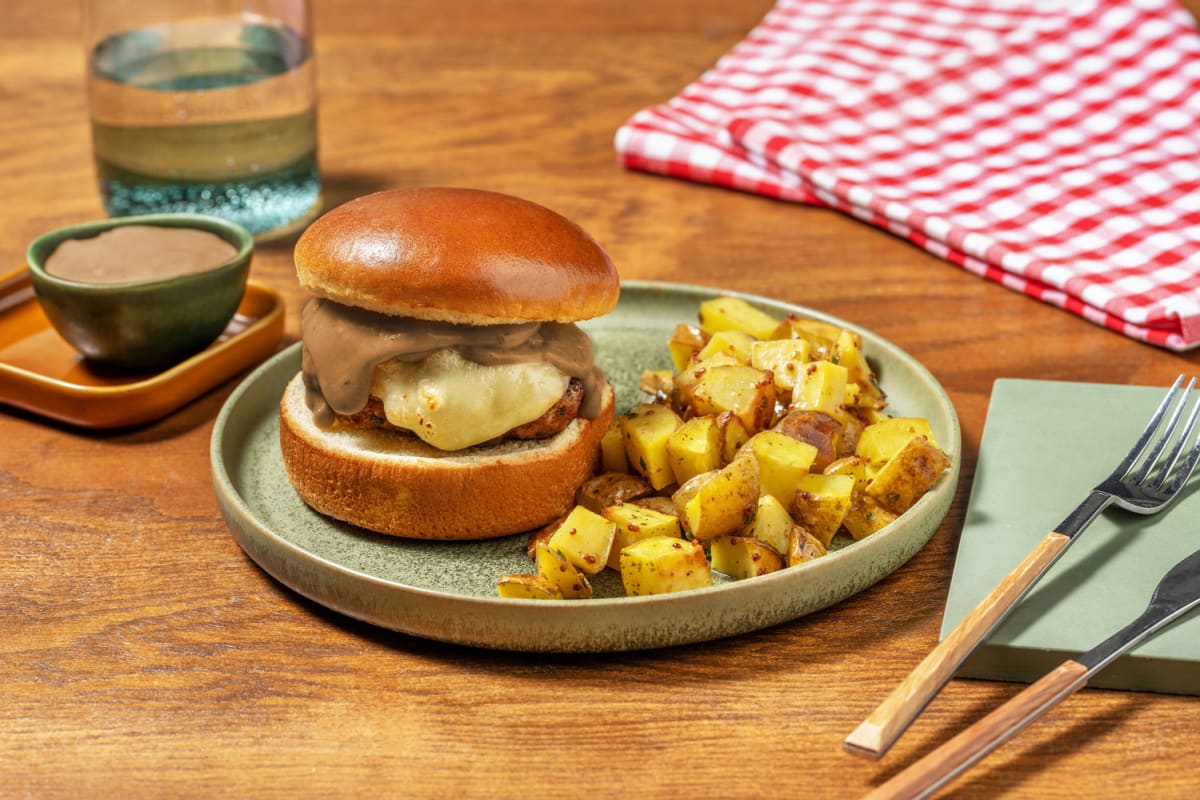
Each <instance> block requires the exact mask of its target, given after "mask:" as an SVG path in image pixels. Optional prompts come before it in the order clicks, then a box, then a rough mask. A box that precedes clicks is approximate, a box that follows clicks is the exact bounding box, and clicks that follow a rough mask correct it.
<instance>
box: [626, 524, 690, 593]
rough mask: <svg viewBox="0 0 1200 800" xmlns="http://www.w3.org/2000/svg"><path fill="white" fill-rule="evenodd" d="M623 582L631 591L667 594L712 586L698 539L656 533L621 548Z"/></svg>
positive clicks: (627, 589) (629, 591)
mask: <svg viewBox="0 0 1200 800" xmlns="http://www.w3.org/2000/svg"><path fill="white" fill-rule="evenodd" d="M621 583H623V584H624V586H625V593H626V594H628V595H635V596H636V595H648V594H667V593H669V592H682V591H685V590H687V589H699V588H702V587H704V586H712V570H711V569H710V568H709V565H708V558H707V557H706V556H705V555H704V547H703V546H701V544H700V543H699V542H691V541H688V540H687V539H676V538H674V537H670V536H655V537H651V538H649V539H642V540H641V541H639V542H634V543H633V544H631V545H629V546H628V547H626V548H625V549H624V550H622V551H621Z"/></svg>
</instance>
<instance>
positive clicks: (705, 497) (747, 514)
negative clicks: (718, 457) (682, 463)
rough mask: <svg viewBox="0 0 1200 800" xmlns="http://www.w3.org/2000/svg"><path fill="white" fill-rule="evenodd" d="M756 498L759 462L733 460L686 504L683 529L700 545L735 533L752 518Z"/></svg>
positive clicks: (748, 459) (704, 484) (746, 459)
mask: <svg viewBox="0 0 1200 800" xmlns="http://www.w3.org/2000/svg"><path fill="white" fill-rule="evenodd" d="M697 477H698V478H699V477H703V476H697ZM681 488H682V487H681ZM758 495H759V469H758V462H757V461H756V460H755V459H753V458H735V459H734V460H733V461H731V462H730V463H729V464H728V465H726V466H725V467H723V468H722V469H720V470H719V471H717V473H716V474H715V475H713V476H712V477H711V478H708V479H707V480H705V481H704V482H703V483H702V484H701V485H700V488H699V490H698V491H697V492H696V493H695V496H693V497H692V498H691V499H690V500H688V501H687V502H686V503H685V505H684V513H683V515H682V517H681V519H682V521H683V525H684V529H685V530H686V531H688V532H690V533H691V534H692V535H693V536H695V537H696V538H697V539H699V540H701V541H708V540H710V539H715V538H716V537H718V536H724V535H725V534H729V533H737V532H738V531H740V530H741V529H742V527H743V526H744V525H745V524H746V523H747V522H749V521H750V520H751V519H752V518H753V516H754V511H755V509H756V507H757V505H758Z"/></svg>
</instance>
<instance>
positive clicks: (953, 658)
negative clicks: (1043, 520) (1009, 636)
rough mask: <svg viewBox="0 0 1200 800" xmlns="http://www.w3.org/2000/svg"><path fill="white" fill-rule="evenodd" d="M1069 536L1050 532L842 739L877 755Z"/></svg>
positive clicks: (849, 746) (857, 749) (855, 749)
mask: <svg viewBox="0 0 1200 800" xmlns="http://www.w3.org/2000/svg"><path fill="white" fill-rule="evenodd" d="M1070 541H1071V539H1070V537H1068V536H1064V535H1063V534H1061V533H1057V532H1051V533H1049V534H1047V535H1046V537H1045V538H1044V539H1042V541H1041V542H1040V543H1039V544H1038V546H1037V547H1035V548H1034V549H1033V551H1032V552H1030V553H1029V555H1027V556H1025V558H1024V560H1023V561H1021V563H1020V564H1018V565H1017V566H1016V567H1015V568H1014V569H1013V571H1012V572H1010V573H1009V574H1008V575H1007V576H1005V578H1004V580H1002V581H1001V582H1000V584H999V585H998V586H996V588H995V589H993V590H992V591H991V593H990V594H988V596H987V597H985V598H984V599H983V600H982V601H980V603H979V605H977V606H975V608H973V609H972V610H971V611H970V613H968V614H967V616H965V617H964V618H963V619H962V621H961V622H959V623H958V626H957V627H956V628H955V629H954V630H953V631H951V632H950V634H949V635H948V636H946V638H945V639H943V640H942V641H941V643H939V644H938V646H937V647H935V648H934V649H933V650H931V651H930V652H929V655H927V656H925V658H924V660H923V661H921V663H920V664H918V665H917V666H916V667H915V668H914V669H913V671H912V672H910V673H909V674H908V676H907V677H906V678H905V679H904V680H903V681H901V682H900V684H899V685H898V686H896V688H895V689H893V690H892V693H891V694H890V695H888V696H887V698H886V699H885V700H884V701H883V702H882V703H880V704H879V706H878V707H877V708H876V709H875V710H874V711H873V712H871V715H870V716H869V717H867V718H866V719H865V720H864V721H863V722H862V724H860V725H859V726H858V727H857V728H855V729H854V732H853V733H851V734H850V735H849V736H847V737H846V739H845V741H844V742H843V744H844V746H845V748H846V749H847V750H848V751H850V752H851V753H856V754H860V755H867V756H870V757H872V758H879V757H880V756H882V755H883V754H884V753H886V752H887V750H888V748H889V747H891V746H892V743H893V742H895V741H896V739H898V738H899V737H900V734H901V733H903V732H904V729H905V728H907V727H908V726H909V724H911V723H912V721H913V720H914V719H916V717H917V715H918V714H920V713H921V710H922V709H924V708H925V706H926V705H928V703H929V701H930V700H932V699H933V697H934V695H936V694H937V693H938V691H939V690H940V689H941V688H942V686H944V685H945V683H946V681H948V680H950V677H951V676H952V675H953V674H954V671H955V670H957V669H958V667H959V666H960V665H961V664H962V663H963V662H964V661H966V660H967V656H969V655H970V654H971V653H972V652H973V651H974V650H975V648H976V647H977V646H978V645H979V643H980V642H981V641H983V639H984V637H986V636H987V635H988V633H989V632H990V631H991V630H992V628H994V627H995V626H996V625H997V624H998V623H999V622H1000V620H1002V619H1003V618H1004V617H1005V615H1006V614H1008V612H1009V610H1011V609H1012V607H1013V606H1014V605H1015V604H1016V602H1017V601H1018V600H1019V599H1020V598H1021V596H1022V595H1023V594H1024V593H1025V591H1026V589H1028V588H1029V587H1030V586H1032V585H1033V582H1034V581H1036V580H1037V578H1038V576H1039V575H1041V574H1042V573H1043V572H1045V571H1046V569H1047V568H1048V567H1049V566H1050V565H1051V564H1052V563H1054V561H1055V559H1057V558H1058V556H1059V554H1060V553H1062V551H1063V550H1065V549H1066V547H1067V545H1068V544H1069V543H1070Z"/></svg>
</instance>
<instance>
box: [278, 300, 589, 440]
mask: <svg viewBox="0 0 1200 800" xmlns="http://www.w3.org/2000/svg"><path fill="white" fill-rule="evenodd" d="M300 325H301V340H302V341H303V342H304V344H303V348H302V349H303V355H302V359H301V361H302V364H301V372H302V373H303V375H304V385H305V388H306V389H307V401H308V407H309V408H310V409H311V410H312V412H313V415H314V417H315V418H316V421H317V424H318V425H322V426H324V427H329V426H330V425H331V424H333V415H334V413H338V414H354V413H356V412H358V411H361V410H362V408H363V407H364V406H365V405H366V404H367V399H368V397H369V396H370V389H371V375H372V373H373V372H374V371H375V365H377V364H381V363H383V362H384V361H389V360H391V359H394V358H399V359H402V360H404V361H408V362H414V361H421V360H422V359H424V358H426V357H427V356H429V355H431V354H432V353H434V352H436V351H438V350H442V349H445V348H453V349H455V350H457V351H458V352H459V353H460V354H461V355H462V357H463V358H465V359H467V360H468V361H474V362H475V363H476V364H482V365H484V366H493V365H498V364H524V363H529V362H536V361H545V362H547V363H549V364H550V365H552V366H554V367H556V368H557V369H558V370H559V371H560V372H562V373H563V374H565V375H567V376H568V377H572V378H578V379H579V380H580V381H582V382H583V386H584V395H583V398H584V399H583V407H582V408H581V409H580V414H581V415H582V416H583V417H585V418H587V419H594V418H595V417H596V415H597V414H599V413H600V407H601V387H602V386H603V384H604V380H605V378H604V375H603V374H602V373H601V372H600V371H599V370H598V369H596V366H595V364H594V363H593V361H592V341H591V339H589V338H588V336H587V334H586V333H584V332H583V331H581V330H580V329H579V328H578V327H576V326H575V325H571V324H566V323H559V322H528V323H523V324H518V325H484V326H476V325H455V324H453V323H449V322H430V321H428V320H419V319H410V318H407V317H393V316H389V315H386V314H376V313H374V312H371V311H367V310H365V309H361V308H354V307H352V306H345V305H341V304H340V303H333V302H329V301H327V300H322V299H320V298H315V299H313V300H310V301H309V303H308V304H307V305H306V306H305V307H304V311H303V312H302V314H301V323H300Z"/></svg>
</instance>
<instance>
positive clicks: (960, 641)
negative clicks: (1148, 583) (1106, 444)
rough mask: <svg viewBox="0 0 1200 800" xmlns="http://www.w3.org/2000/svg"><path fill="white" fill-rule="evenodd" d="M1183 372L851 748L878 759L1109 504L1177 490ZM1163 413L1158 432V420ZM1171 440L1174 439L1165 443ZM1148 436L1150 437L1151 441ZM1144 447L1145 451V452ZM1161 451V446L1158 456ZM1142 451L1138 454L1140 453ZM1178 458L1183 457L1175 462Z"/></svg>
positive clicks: (1183, 471)
mask: <svg viewBox="0 0 1200 800" xmlns="http://www.w3.org/2000/svg"><path fill="white" fill-rule="evenodd" d="M1182 385H1183V375H1180V376H1179V377H1178V378H1176V379H1175V383H1174V384H1173V385H1172V386H1171V388H1170V390H1169V391H1168V392H1167V394H1166V396H1165V397H1163V399H1162V402H1161V403H1159V405H1158V408H1157V410H1155V412H1154V415H1153V416H1152V417H1151V418H1150V421H1149V422H1147V423H1146V427H1145V429H1144V430H1143V431H1142V434H1141V436H1139V437H1138V440H1137V441H1136V442H1135V443H1134V445H1133V447H1132V448H1131V449H1130V451H1129V453H1128V454H1127V455H1126V456H1125V458H1124V459H1122V461H1121V463H1120V464H1118V465H1117V467H1116V468H1115V469H1114V470H1113V471H1112V474H1110V475H1109V476H1108V477H1107V478H1105V479H1104V480H1102V481H1101V482H1100V483H1099V484H1097V485H1096V487H1095V488H1094V489H1092V491H1091V493H1089V494H1088V496H1087V497H1086V498H1085V499H1084V500H1083V502H1081V503H1080V504H1079V505H1078V506H1077V507H1076V508H1075V509H1074V510H1073V511H1072V512H1071V513H1070V514H1068V515H1067V516H1066V518H1065V519H1064V520H1063V521H1062V522H1061V523H1060V524H1059V525H1058V526H1057V527H1056V528H1055V529H1054V530H1053V531H1051V532H1050V533H1049V534H1047V535H1046V536H1045V538H1043V539H1042V541H1041V542H1040V543H1038V545H1037V546H1036V547H1034V549H1033V550H1032V551H1031V552H1030V553H1029V555H1027V556H1026V557H1025V558H1024V559H1023V560H1022V561H1021V563H1019V564H1018V565H1017V566H1016V567H1015V568H1014V569H1013V570H1012V572H1010V573H1009V574H1008V575H1007V576H1005V578H1004V579H1003V580H1002V581H1001V582H1000V583H999V585H997V586H996V588H994V589H993V590H992V591H991V593H989V594H988V596H987V597H985V598H984V599H983V600H981V601H980V602H979V604H978V605H976V606H975V608H973V609H972V610H971V611H970V612H969V613H968V614H967V615H966V616H965V617H964V618H963V619H962V621H961V622H959V624H958V626H957V627H955V628H954V630H953V631H951V632H950V633H949V634H948V635H947V636H946V638H945V639H943V640H942V641H941V643H939V644H938V645H937V646H936V647H935V648H934V649H933V650H932V651H930V653H929V654H928V655H927V656H926V657H925V658H924V660H922V661H921V663H920V664H918V665H917V666H916V667H915V668H914V669H913V670H912V672H910V673H909V674H908V676H907V677H906V678H905V679H904V680H903V681H901V682H900V684H899V685H898V686H897V687H896V688H895V689H893V690H892V693H891V694H890V695H888V696H887V698H886V699H885V700H884V701H883V702H882V703H880V704H879V706H878V707H877V708H876V709H875V710H874V711H873V712H872V713H871V715H870V716H869V717H867V718H866V720H864V721H863V722H862V723H861V724H860V725H859V726H858V727H857V728H855V729H854V731H853V732H852V733H851V734H850V735H849V736H847V737H846V739H845V740H844V741H843V746H844V747H845V748H846V750H848V751H849V752H851V753H855V754H858V755H866V756H869V757H871V758H879V757H880V756H882V755H883V754H884V753H886V752H887V750H888V748H890V747H891V746H892V744H893V743H894V742H895V741H896V739H898V738H899V737H900V734H902V733H903V732H904V730H905V729H906V728H907V727H908V726H909V725H910V724H911V723H912V721H913V720H914V719H916V717H917V716H918V715H919V714H920V713H921V711H922V710H923V709H924V708H925V706H927V705H928V704H929V702H930V701H931V700H933V698H934V696H935V695H936V694H937V693H938V691H939V690H940V689H941V688H942V686H944V685H945V684H946V682H947V681H948V680H950V678H951V676H952V675H953V674H954V671H955V670H957V669H958V667H959V666H960V665H961V664H962V663H963V662H964V661H966V659H967V657H968V656H970V655H971V653H973V652H974V651H975V648H976V647H978V646H979V643H980V642H982V641H983V640H984V638H986V637H987V635H988V634H989V633H991V632H992V630H994V629H995V627H996V626H997V625H999V624H1000V622H1001V621H1002V620H1003V619H1004V618H1005V617H1006V616H1008V613H1009V612H1010V611H1011V610H1012V609H1013V607H1014V606H1016V604H1017V603H1018V602H1020V600H1021V598H1022V597H1024V596H1025V594H1026V593H1027V592H1028V591H1029V589H1030V588H1031V587H1032V586H1033V585H1034V584H1035V583H1037V581H1038V579H1039V578H1041V577H1042V575H1044V574H1045V573H1046V572H1047V571H1048V570H1049V569H1050V567H1051V566H1052V565H1053V564H1054V563H1055V562H1056V561H1057V560H1058V559H1059V558H1060V557H1061V556H1062V554H1063V553H1065V552H1066V550H1067V548H1068V547H1069V546H1070V545H1071V542H1073V541H1074V540H1075V538H1076V537H1077V536H1078V535H1079V534H1080V533H1082V532H1083V531H1084V529H1086V528H1087V527H1088V526H1089V525H1090V524H1091V523H1092V521H1093V520H1095V519H1096V517H1097V516H1099V515H1100V512H1102V511H1103V510H1104V509H1106V508H1108V507H1109V506H1110V505H1113V504H1115V505H1117V506H1118V507H1119V508H1122V509H1125V510H1126V511H1131V512H1133V513H1135V514H1155V513H1158V512H1159V511H1162V510H1163V509H1164V508H1166V507H1167V506H1169V505H1170V504H1171V501H1172V500H1174V499H1175V498H1176V497H1178V495H1179V492H1180V490H1181V489H1182V488H1183V486H1184V484H1186V483H1187V481H1188V478H1189V477H1190V476H1191V474H1192V472H1193V471H1194V470H1195V468H1196V463H1197V462H1198V461H1200V441H1197V442H1195V443H1193V445H1192V447H1191V448H1190V449H1189V450H1188V451H1187V453H1186V455H1185V454H1184V446H1185V445H1186V444H1187V442H1188V440H1189V439H1190V438H1191V435H1192V430H1193V429H1194V428H1195V426H1196V419H1197V417H1198V416H1200V403H1197V404H1196V405H1195V406H1194V407H1193V408H1192V411H1191V413H1190V414H1189V415H1188V417H1187V420H1186V422H1184V423H1183V426H1182V430H1181V429H1180V420H1181V419H1183V412H1184V409H1185V407H1186V406H1187V403H1188V400H1189V397H1190V396H1191V394H1192V390H1193V388H1194V387H1195V385H1196V379H1195V378H1192V379H1191V380H1190V381H1189V382H1188V384H1187V386H1186V388H1184V389H1183V390H1182V391H1180V387H1181V386H1182ZM1172 407H1174V410H1173V411H1171V413H1170V419H1169V420H1168V422H1167V423H1166V426H1165V427H1163V430H1162V432H1161V433H1159V434H1158V438H1157V439H1155V434H1156V433H1158V429H1159V427H1160V426H1161V425H1162V422H1163V419H1164V418H1166V417H1167V414H1168V411H1170V410H1171V409H1172ZM1173 439H1174V440H1175V444H1174V446H1172V447H1171V449H1170V450H1169V451H1168V450H1167V447H1168V445H1170V444H1171V441H1172V440H1173ZM1152 441H1153V444H1151V442H1152ZM1147 451H1148V452H1147ZM1164 451H1166V453H1165V455H1164ZM1143 456H1145V458H1144V459H1143V458H1142V457H1143ZM1181 458H1182V461H1181Z"/></svg>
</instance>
